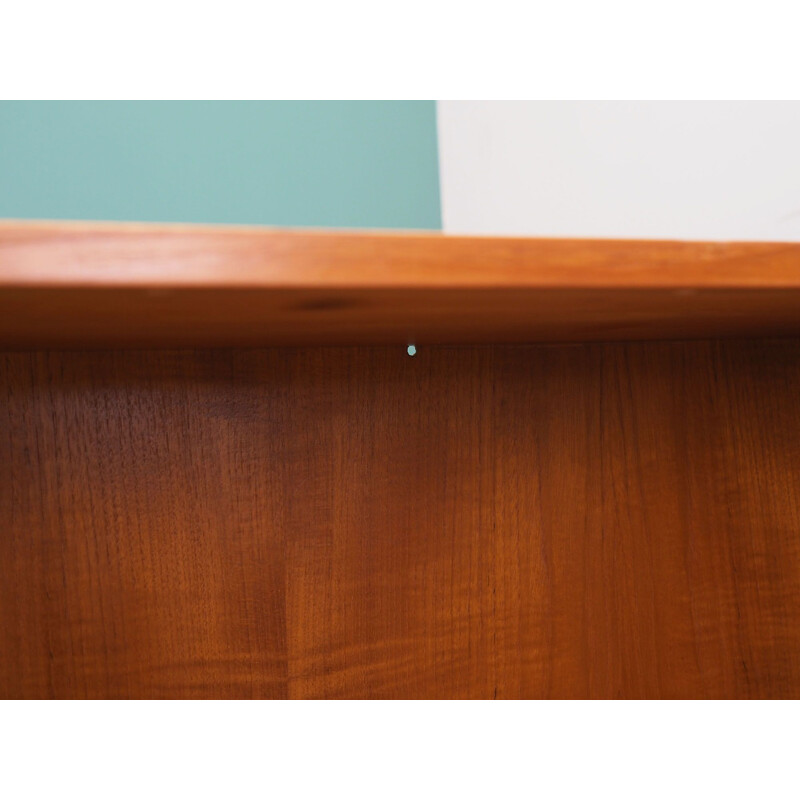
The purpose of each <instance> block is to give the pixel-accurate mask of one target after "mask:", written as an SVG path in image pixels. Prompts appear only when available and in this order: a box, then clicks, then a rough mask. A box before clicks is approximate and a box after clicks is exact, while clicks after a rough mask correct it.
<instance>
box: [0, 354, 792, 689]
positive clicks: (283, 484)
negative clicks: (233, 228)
mask: <svg viewBox="0 0 800 800" xmlns="http://www.w3.org/2000/svg"><path fill="white" fill-rule="evenodd" d="M0 397H2V402H0V696H2V697H64V698H66V697H76V698H77V697H331V698H333V697H447V698H449V697H479V698H495V697H496V698H518V697H531V698H539V697H599V698H636V697H651V698H669V697H699V698H701V697H702V698H704V697H728V698H757V697H758V698H777V697H780V698H787V697H793V698H800V416H799V415H798V397H800V341H798V340H780V341H729V342H693V343H625V344H602V345H599V344H586V345H572V346H539V347H474V348H461V347H456V348H447V347H420V348H419V352H418V354H417V356H416V357H414V358H409V357H408V356H407V355H406V354H405V350H404V348H401V347H391V348H342V349H338V348H310V349H271V350H240V351H235V350H227V351H226V350H218V351H202V352H200V351H198V352H169V351H166V352H160V353H159V352H138V351H127V352H121V351H119V352H96V353H56V352H49V353H45V352H39V353H5V354H2V356H0Z"/></svg>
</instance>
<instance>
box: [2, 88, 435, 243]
mask: <svg viewBox="0 0 800 800" xmlns="http://www.w3.org/2000/svg"><path fill="white" fill-rule="evenodd" d="M0 217H6V218H9V217H10V218H29V219H94V220H134V221H159V222H205V223H235V224H264V225H296V226H321V227H343V228H348V227H349V228H417V229H439V228H441V211H440V203H439V172H438V163H437V139H436V108H435V103H434V102H432V101H431V102H428V101H424V102H373V101H365V102H339V101H335V102H327V101H302V102H274V101H264V102H261V101H259V102H172V101H166V102H149V101H148V102H9V101H6V102H0Z"/></svg>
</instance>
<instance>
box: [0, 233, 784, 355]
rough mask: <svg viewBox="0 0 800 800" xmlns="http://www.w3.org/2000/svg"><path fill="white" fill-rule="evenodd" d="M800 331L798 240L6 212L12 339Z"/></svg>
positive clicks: (41, 343)
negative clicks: (91, 219) (112, 219)
mask: <svg viewBox="0 0 800 800" xmlns="http://www.w3.org/2000/svg"><path fill="white" fill-rule="evenodd" d="M798 333H800V244H780V243H777V244H770V243H752V242H751V243H713V242H668V241H664V242H657V241H612V240H580V239H568V240H553V239H508V238H489V237H483V238H481V237H456V236H441V235H436V234H388V233H385V234H378V233H333V232H328V233H326V232H308V231H279V230H267V229H258V228H207V227H199V226H198V227H193V226H159V225H130V224H126V225H121V224H105V225H103V224H98V223H93V224H89V223H72V224H67V223H22V222H5V223H0V346H3V347H5V348H9V349H14V348H20V349H24V348H37V347H38V348H72V347H108V346H115V347H187V346H216V347H219V346H258V345H264V344H306V345H308V344H370V345H372V344H380V343H395V344H404V343H408V342H417V343H422V344H427V343H448V342H449V343H490V342H536V341H551V342H552V341H589V340H601V341H608V340H629V339H664V338H693V337H710V336H756V335H776V336H778V335H780V336H784V335H796V334H798Z"/></svg>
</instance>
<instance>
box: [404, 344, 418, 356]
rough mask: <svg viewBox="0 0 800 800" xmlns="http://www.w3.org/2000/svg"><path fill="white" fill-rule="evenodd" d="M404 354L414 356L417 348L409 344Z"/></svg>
mask: <svg viewBox="0 0 800 800" xmlns="http://www.w3.org/2000/svg"><path fill="white" fill-rule="evenodd" d="M406 352H407V353H408V354H409V355H410V356H415V355H416V354H417V348H416V347H414V345H413V344H410V345H409V346H408V347H407V348H406Z"/></svg>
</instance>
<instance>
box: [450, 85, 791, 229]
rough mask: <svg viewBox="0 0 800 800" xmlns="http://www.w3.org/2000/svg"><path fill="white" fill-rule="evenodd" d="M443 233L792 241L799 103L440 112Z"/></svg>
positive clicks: (512, 105) (483, 107)
mask: <svg viewBox="0 0 800 800" xmlns="http://www.w3.org/2000/svg"><path fill="white" fill-rule="evenodd" d="M438 124H439V164H440V177H441V191H442V215H443V221H444V230H445V231H447V232H449V233H482V234H484V233H485V234H511V235H514V234H519V235H527V236H583V237H630V238H636V237H647V238H669V239H713V240H736V239H740V240H776V241H800V103H797V102H788V103H770V102H755V103H746V102H740V103H728V102H725V103H715V102H709V103H705V102H703V103H696V102H695V103H669V102H625V103H615V102H600V103H598V102H456V101H452V102H451V101H446V102H440V103H439V104H438Z"/></svg>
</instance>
